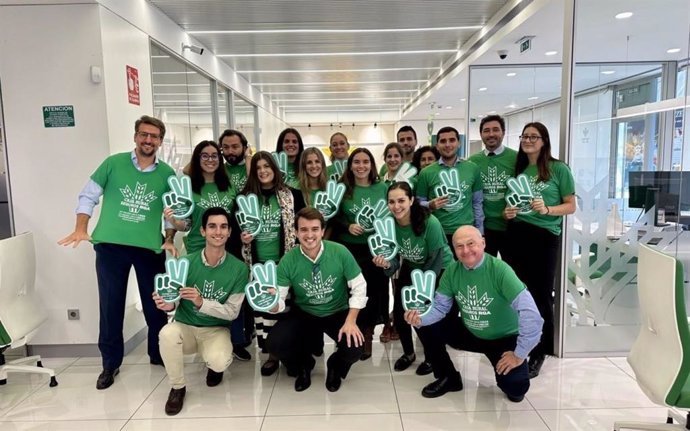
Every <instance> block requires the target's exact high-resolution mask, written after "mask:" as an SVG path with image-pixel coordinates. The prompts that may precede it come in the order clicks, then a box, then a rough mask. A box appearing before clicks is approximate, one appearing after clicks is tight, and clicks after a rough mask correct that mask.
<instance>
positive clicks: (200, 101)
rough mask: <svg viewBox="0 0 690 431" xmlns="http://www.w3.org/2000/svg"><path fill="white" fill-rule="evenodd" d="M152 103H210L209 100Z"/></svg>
mask: <svg viewBox="0 0 690 431" xmlns="http://www.w3.org/2000/svg"><path fill="white" fill-rule="evenodd" d="M154 102H160V103H211V99H208V100H185V99H182V100H160V99H158V100H154Z"/></svg>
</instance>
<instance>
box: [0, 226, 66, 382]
mask: <svg viewBox="0 0 690 431" xmlns="http://www.w3.org/2000/svg"><path fill="white" fill-rule="evenodd" d="M35 280H36V254H35V251H34V237H33V234H32V233H31V232H27V233H23V234H21V235H17V236H15V237H12V238H8V239H4V240H1V241H0V354H1V353H2V352H4V351H5V350H7V349H9V348H13V349H14V348H17V347H21V346H24V345H26V344H27V342H28V341H29V340H30V339H31V338H32V337H33V335H34V334H35V333H36V332H37V330H38V328H39V326H41V324H42V323H43V322H45V321H46V320H47V317H46V314H45V311H44V310H43V307H41V303H40V298H39V297H38V295H36V293H35V291H34V282H35ZM32 363H36V365H35V366H33V365H27V364H32ZM8 372H24V373H42V374H48V375H49V376H50V386H57V384H58V383H57V380H56V379H55V371H53V370H51V369H49V368H43V364H42V363H41V357H40V356H30V357H28V358H21V359H17V360H13V361H8V362H6V363H5V364H4V365H0V385H4V384H6V383H7V373H8Z"/></svg>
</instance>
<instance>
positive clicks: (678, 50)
mask: <svg viewBox="0 0 690 431" xmlns="http://www.w3.org/2000/svg"><path fill="white" fill-rule="evenodd" d="M666 52H667V53H669V54H675V53H676V52H680V48H670V49H667V50H666Z"/></svg>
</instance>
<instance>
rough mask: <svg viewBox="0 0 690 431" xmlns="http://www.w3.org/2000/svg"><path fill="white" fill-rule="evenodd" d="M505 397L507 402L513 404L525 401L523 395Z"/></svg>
mask: <svg viewBox="0 0 690 431" xmlns="http://www.w3.org/2000/svg"><path fill="white" fill-rule="evenodd" d="M506 397H508V400H510V401H512V402H514V403H519V402H520V401H522V400H524V399H525V396H524V395H508V394H506Z"/></svg>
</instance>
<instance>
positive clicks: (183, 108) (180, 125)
mask: <svg viewBox="0 0 690 431" xmlns="http://www.w3.org/2000/svg"><path fill="white" fill-rule="evenodd" d="M151 73H152V83H153V110H154V115H155V116H156V117H158V118H160V119H161V120H163V122H164V123H165V125H166V127H167V133H166V136H165V140H164V142H163V145H162V146H161V154H162V157H163V160H165V161H166V162H168V163H170V165H171V166H173V168H175V169H176V170H181V169H182V168H183V167H184V166H185V165H186V164H187V163H188V162H189V160H190V158H191V154H192V150H193V149H194V146H195V145H196V144H197V143H199V142H200V141H203V140H207V139H208V140H215V139H217V138H218V136H220V133H221V132H222V131H223V130H225V129H227V128H232V127H235V128H237V129H239V130H241V131H242V132H243V133H244V134H245V135H246V136H247V139H248V140H249V141H250V142H256V140H257V139H258V137H257V135H256V133H257V131H258V128H257V127H255V124H256V122H255V117H256V112H257V107H256V106H255V105H253V104H251V103H250V102H248V101H246V100H244V99H242V98H240V97H239V96H237V95H236V94H235V93H234V92H232V90H229V89H227V88H226V87H224V86H223V85H222V84H220V83H218V82H216V81H214V80H212V79H211V78H209V77H208V76H206V75H204V74H202V73H201V72H199V71H198V70H197V69H195V68H193V67H191V66H190V65H189V64H187V63H186V62H184V60H183V59H182V58H181V57H178V56H176V55H174V54H172V53H170V52H168V51H166V50H164V49H163V48H161V47H159V46H158V45H156V44H155V43H151Z"/></svg>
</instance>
